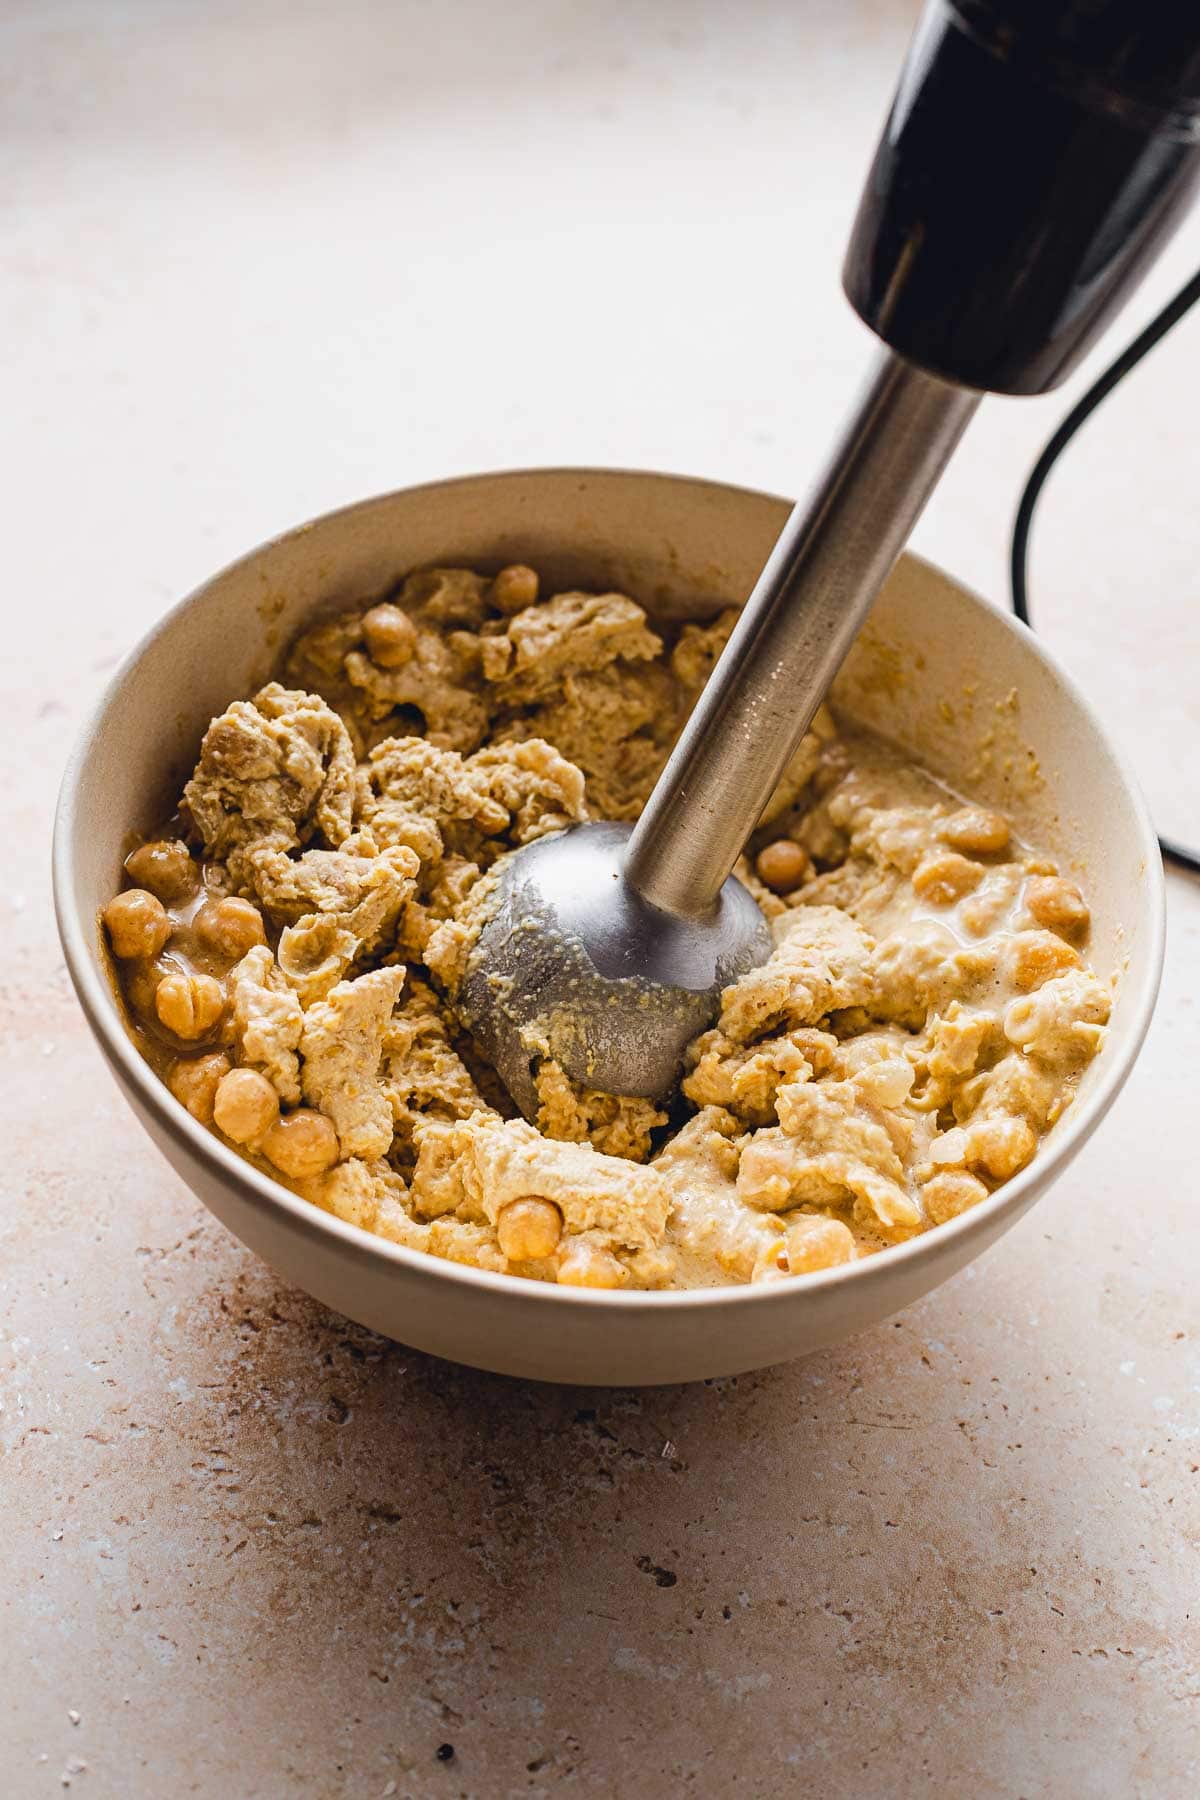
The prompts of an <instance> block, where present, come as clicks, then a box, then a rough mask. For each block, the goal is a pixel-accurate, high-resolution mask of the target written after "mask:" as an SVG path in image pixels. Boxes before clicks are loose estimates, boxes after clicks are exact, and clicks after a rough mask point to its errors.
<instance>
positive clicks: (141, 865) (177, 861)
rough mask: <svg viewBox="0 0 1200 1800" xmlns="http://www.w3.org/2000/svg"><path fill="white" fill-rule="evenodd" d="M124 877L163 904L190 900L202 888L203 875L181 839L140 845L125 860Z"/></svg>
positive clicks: (161, 839)
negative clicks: (169, 901) (167, 901)
mask: <svg viewBox="0 0 1200 1800" xmlns="http://www.w3.org/2000/svg"><path fill="white" fill-rule="evenodd" d="M125 873H126V874H127V875H128V876H129V878H130V880H131V881H136V883H137V885H138V886H139V887H144V888H149V890H150V892H151V893H152V894H154V895H156V896H157V897H158V899H160V900H187V899H188V898H190V896H191V895H192V894H194V893H195V892H196V889H197V888H198V887H199V886H200V871H199V869H198V868H197V867H196V865H195V863H194V862H193V861H192V858H191V855H190V853H189V851H188V847H187V845H186V844H181V843H180V841H179V839H178V838H158V839H156V840H155V841H154V842H153V843H151V844H140V845H139V846H138V848H137V849H136V850H132V851H131V852H130V853H129V855H128V856H127V857H126V858H125Z"/></svg>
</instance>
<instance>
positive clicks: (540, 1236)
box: [496, 1194, 563, 1262]
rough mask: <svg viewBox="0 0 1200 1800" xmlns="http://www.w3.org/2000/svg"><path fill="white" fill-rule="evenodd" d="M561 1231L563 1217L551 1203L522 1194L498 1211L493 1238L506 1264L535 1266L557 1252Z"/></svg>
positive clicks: (532, 1195) (550, 1201)
mask: <svg viewBox="0 0 1200 1800" xmlns="http://www.w3.org/2000/svg"><path fill="white" fill-rule="evenodd" d="M562 1227H563V1221H562V1214H561V1213H560V1212H559V1210H558V1208H557V1206H555V1205H554V1202H553V1201H552V1200H539V1199H538V1198H537V1196H536V1195H534V1194H525V1195H523V1196H522V1198H521V1199H519V1200H510V1201H509V1203H508V1205H507V1206H502V1207H501V1209H500V1212H499V1214H498V1216H497V1218H496V1237H497V1239H498V1241H499V1244H500V1248H501V1250H503V1252H504V1254H505V1256H507V1258H508V1260H509V1262H535V1261H536V1260H537V1259H538V1257H541V1256H551V1255H553V1253H554V1251H555V1250H557V1249H558V1240H559V1238H560V1237H561V1236H562Z"/></svg>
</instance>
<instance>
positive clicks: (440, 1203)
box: [104, 566, 1109, 1288]
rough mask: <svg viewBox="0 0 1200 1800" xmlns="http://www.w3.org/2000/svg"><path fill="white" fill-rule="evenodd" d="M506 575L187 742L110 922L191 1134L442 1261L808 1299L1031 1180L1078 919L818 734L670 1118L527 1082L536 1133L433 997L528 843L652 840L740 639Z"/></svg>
mask: <svg viewBox="0 0 1200 1800" xmlns="http://www.w3.org/2000/svg"><path fill="white" fill-rule="evenodd" d="M735 616H736V615H735V614H734V612H733V611H732V610H730V611H728V612H726V613H724V614H722V615H721V617H720V618H719V619H718V620H716V621H715V622H714V623H711V624H706V625H684V626H682V627H680V626H670V627H664V626H659V625H657V624H654V623H652V621H651V620H650V619H648V617H647V615H646V613H645V612H644V611H643V609H642V608H641V607H640V606H639V605H638V604H637V603H636V602H635V601H633V600H631V599H629V598H628V597H627V596H625V595H621V594H591V593H577V592H572V593H563V594H555V595H551V596H550V597H548V598H542V597H541V596H540V591H539V582H538V577H537V575H536V574H535V573H534V571H533V570H531V569H527V568H524V567H520V566H513V567H510V568H507V569H504V570H502V571H501V572H500V574H499V575H497V576H495V577H494V578H491V579H489V578H488V577H486V576H483V575H479V574H475V573H473V572H472V571H469V570H464V569H440V570H439V569H435V570H425V571H421V572H418V573H416V574H413V575H410V576H409V577H408V578H407V579H406V580H405V581H404V582H403V583H402V585H401V586H400V587H399V589H398V590H397V591H396V592H395V594H393V595H392V596H391V597H390V598H389V599H387V600H385V601H384V602H382V603H380V604H377V605H374V606H371V607H370V608H368V609H367V610H366V611H365V612H364V611H361V610H360V611H354V612H348V613H345V614H342V615H341V616H339V617H337V618H335V619H332V620H326V621H324V622H322V623H321V624H319V625H317V626H316V627H314V628H313V629H312V630H310V631H309V632H307V633H306V634H305V635H304V636H302V637H301V638H300V639H299V640H298V641H297V642H296V643H295V644H294V646H293V647H292V650H291V653H290V655H289V657H288V659H287V664H286V670H285V681H286V685H282V684H280V683H271V684H270V685H269V686H267V687H265V688H263V689H262V690H261V691H260V692H259V693H258V694H256V695H254V696H253V698H251V699H249V700H236V701H234V702H233V704H232V705H231V706H230V707H229V708H228V710H227V711H226V712H224V713H223V714H222V715H221V716H220V717H219V718H217V719H214V720H213V722H212V724H211V725H210V727H209V729H208V731H207V733H206V735H205V738H204V742H203V745H202V748H201V753H200V760H199V762H198V764H197V766H196V769H195V772H194V774H193V776H192V778H191V780H190V781H189V782H188V783H187V785H186V787H185V788H184V791H183V794H182V796H181V798H180V803H179V811H178V814H177V815H176V817H175V818H174V819H173V820H172V821H171V822H170V824H169V825H168V826H167V827H165V828H164V830H163V831H162V832H161V833H160V834H159V835H158V836H157V837H155V838H154V839H152V840H150V841H149V842H147V843H146V844H143V845H141V846H139V847H138V849H136V850H135V851H134V852H133V853H132V854H131V856H130V857H129V859H128V861H127V863H126V872H127V875H128V877H129V883H130V885H129V886H128V887H127V888H126V889H125V890H124V891H123V892H122V893H121V894H119V895H117V896H116V898H115V899H114V900H112V901H111V902H110V904H109V905H108V907H107V908H106V909H105V914H104V919H105V925H106V928H107V931H108V937H109V942H110V944H111V947H112V950H113V953H114V957H115V959H116V967H117V969H118V971H119V977H120V982H121V987H122V990H123V993H124V995H125V999H126V1001H127V1003H128V1008H129V1013H130V1017H131V1023H132V1027H133V1029H134V1031H135V1034H136V1036H137V1039H138V1043H139V1045H140V1047H141V1049H142V1051H143V1053H144V1054H145V1055H146V1057H147V1058H148V1060H149V1061H150V1062H151V1063H152V1064H153V1065H154V1067H155V1068H156V1069H158V1070H159V1072H160V1073H161V1074H162V1076H163V1078H164V1079H165V1080H166V1082H167V1084H168V1086H169V1087H170V1089H171V1091H172V1093H174V1094H175V1096H176V1098H177V1099H178V1100H179V1101H180V1103H181V1104H182V1105H184V1106H185V1107H186V1108H187V1110H188V1111H189V1112H190V1113H191V1114H192V1115H193V1117H195V1118H196V1119H198V1120H200V1121H201V1123H203V1124H205V1125H207V1126H209V1127H210V1128H211V1129H212V1130H214V1131H216V1132H218V1133H219V1134H221V1135H223V1136H224V1137H225V1138H226V1139H227V1140H228V1141H229V1142H230V1143H232V1144H234V1145H235V1146H236V1147H237V1148H238V1149H239V1150H240V1151H241V1152H242V1154H244V1155H245V1156H247V1157H248V1158H250V1159H251V1160H252V1161H255V1162H257V1163H258V1164H259V1165H260V1166H263V1167H266V1168H268V1169H269V1170H271V1172H272V1173H274V1174H275V1175H277V1176H278V1178H279V1179H281V1180H283V1181H284V1182H285V1183H286V1185H287V1186H289V1187H290V1188H292V1189H293V1190H294V1191H295V1192H297V1193H299V1194H301V1195H303V1196H304V1197H305V1198H307V1199H309V1200H311V1201H312V1202H313V1204H315V1205H317V1206H320V1207H323V1208H325V1209H326V1210H327V1211H329V1212H332V1213H334V1214H336V1215H337V1216H338V1217H340V1218H343V1219H347V1220H349V1221H351V1222H352V1223H354V1224H357V1225H360V1226H362V1227H364V1228H365V1229H366V1230H368V1231H372V1232H375V1233H377V1234H378V1235H379V1236H381V1237H385V1238H389V1239H391V1240H392V1241H394V1242H397V1243H401V1244H405V1245H408V1246H409V1247H411V1248H413V1249H418V1250H424V1251H428V1252H430V1253H431V1254H433V1255H435V1256H442V1257H448V1258H450V1259H451V1260H454V1261H458V1262H464V1263H470V1264H473V1265H475V1266H476V1267H479V1268H485V1269H491V1270H497V1271H501V1272H506V1273H509V1274H513V1275H519V1276H523V1277H526V1278H529V1279H534V1280H542V1281H558V1282H562V1283H565V1284H571V1285H576V1286H590V1287H602V1288H613V1287H640V1288H664V1287H694V1286H711V1285H718V1284H726V1283H734V1282H747V1281H772V1280H785V1279H793V1278H795V1277H796V1276H798V1275H803V1274H805V1273H807V1272H810V1271H812V1270H816V1269H823V1268H828V1267H831V1266H834V1265H837V1264H841V1263H847V1262H851V1261H853V1260H854V1259H856V1258H857V1257H861V1256H865V1255H869V1254H872V1253H874V1252H875V1251H877V1250H879V1249H881V1248H883V1247H886V1246H887V1245H889V1244H894V1243H900V1242H903V1241H904V1240H905V1239H907V1238H910V1237H912V1236H914V1235H915V1234H916V1233H918V1232H921V1231H925V1230H928V1229H929V1228H931V1227H933V1226H936V1225H939V1224H941V1223H943V1222H944V1221H946V1220H948V1219H951V1218H953V1217H955V1216H956V1215H957V1214H959V1213H961V1212H962V1211H964V1210H965V1209H966V1208H968V1207H970V1206H973V1205H975V1204H976V1203H977V1202H978V1201H980V1200H982V1199H983V1198H984V1197H985V1196H986V1195H987V1194H988V1193H990V1192H992V1191H993V1190H994V1189H995V1188H997V1187H999V1186H1000V1185H1001V1184H1002V1183H1003V1182H1005V1181H1007V1180H1008V1179H1009V1178H1010V1177H1011V1176H1012V1175H1014V1174H1016V1173H1017V1172H1018V1171H1019V1170H1020V1169H1022V1168H1024V1167H1025V1165H1026V1164H1027V1163H1028V1162H1030V1161H1031V1160H1032V1158H1033V1157H1034V1156H1035V1155H1036V1154H1037V1150H1038V1146H1039V1143H1040V1141H1041V1139H1042V1138H1043V1137H1044V1135H1045V1133H1046V1132H1047V1131H1048V1130H1049V1129H1050V1128H1051V1127H1052V1126H1053V1124H1054V1123H1055V1121H1056V1120H1057V1119H1058V1117H1059V1116H1060V1114H1061V1113H1062V1111H1063V1109H1064V1108H1065V1107H1066V1106H1068V1105H1069V1104H1070V1102H1071V1099H1072V1097H1073V1094H1074V1091H1075V1087H1076V1084H1077V1081H1078V1078H1079V1075H1080V1073H1081V1071H1082V1070H1083V1068H1084V1067H1085V1066H1086V1064H1087V1063H1088V1062H1089V1061H1090V1059H1091V1058H1092V1057H1093V1056H1094V1055H1095V1054H1096V1052H1097V1051H1098V1050H1099V1048H1100V1045H1101V1043H1102V1040H1103V1036H1104V1026H1105V1023H1106V1021H1107V1018H1108V1012H1109V999H1108V994H1107V992H1106V990H1105V989H1104V987H1103V986H1102V985H1101V984H1100V982H1099V981H1098V980H1097V979H1096V977H1095V976H1094V975H1093V974H1092V973H1091V972H1090V971H1089V970H1088V968H1087V967H1086V964H1085V961H1084V957H1083V950H1084V946H1085V944H1086V938H1087V931H1088V924H1089V920H1088V909H1087V906H1086V904H1085V902H1084V900H1083V898H1082V896H1081V895H1080V892H1079V890H1078V888H1077V887H1076V886H1075V885H1074V884H1073V883H1072V882H1070V881H1068V880H1066V879H1065V878H1063V877H1062V876H1060V875H1059V874H1058V872H1057V870H1056V868H1055V866H1054V864H1053V863H1051V862H1048V861H1047V860H1045V859H1044V858H1042V857H1039V856H1036V855H1034V854H1032V853H1030V852H1029V851H1028V850H1027V849H1025V848H1023V847H1022V846H1020V845H1019V844H1017V843H1016V842H1015V841H1014V839H1013V838H1012V836H1011V833H1010V829H1009V824H1008V821H1007V820H1006V819H1005V818H1004V817H1003V816H1002V815H1000V814H999V813H996V812H994V811H992V810H991V809H990V808H985V807H981V806H976V805H973V804H971V803H969V802H965V801H963V800H962V799H961V798H959V797H958V796H956V795H954V794H952V793H950V792H949V791H948V790H947V789H946V788H945V787H943V786H941V785H940V784H939V783H938V782H936V781H935V780H933V778H932V777H931V776H929V775H928V774H926V773H925V772H924V771H923V770H921V769H919V768H916V767H914V766H913V765H912V764H911V763H910V762H908V761H906V760H905V758H904V757H903V756H901V755H899V754H898V753H897V752H896V751H894V750H893V749H891V748H890V747H888V746H887V745H885V744H883V743H881V742H880V741H879V740H877V739H874V738H871V737H868V736H865V735H862V734H860V733H857V732H854V731H852V730H848V729H847V730H842V729H840V728H839V726H838V724H837V723H836V722H835V721H834V719H833V718H832V717H831V716H830V715H829V714H828V713H827V712H824V711H822V713H821V714H820V715H819V716H818V718H817V720H816V721H815V722H814V726H813V729H812V731H811V732H810V733H809V734H808V736H807V737H806V738H805V739H804V742H803V743H802V744H801V746H800V748H799V750H798V751H797V753H796V755H795V756H794V757H793V759H792V762H791V764H790V765H789V767H788V769H787V771H786V773H785V776H784V779H783V781H782V782H781V783H780V786H779V788H778V790H777V791H776V793H775V795H774V797H773V798H772V800H771V802H770V805H769V806H768V807H767V810H766V812H765V813H764V815H763V819H762V821H761V823H760V825H759V828H758V830H757V831H756V833H755V835H754V838H753V839H752V841H751V844H750V847H749V858H748V859H743V861H742V863H741V864H740V865H739V868H738V874H739V875H740V876H741V878H742V880H743V881H744V882H745V883H746V884H747V886H748V887H749V888H750V889H751V891H752V892H753V893H754V894H755V896H756V897H757V898H758V900H759V902H760V904H761V905H762V906H763V909H764V911H765V912H766V913H767V915H768V917H769V918H770V919H771V921H772V926H773V930H774V933H775V940H776V948H775V951H774V954H773V955H772V957H771V958H770V960H769V961H768V962H767V963H766V964H765V965H764V966H763V967H761V968H759V969H756V970H753V971H752V972H751V973H750V974H748V975H746V976H745V977H743V979H742V980H741V981H739V982H737V983H736V984H735V985H734V986H733V987H731V988H728V989H727V990H726V992H725V994H724V995H723V997H722V1004H721V1010H720V1015H719V1017H718V1019H717V1021H716V1024H715V1025H714V1027H713V1028H712V1030H710V1031H707V1032H705V1033H704V1034H703V1035H702V1036H700V1037H699V1038H697V1039H696V1040H695V1042H694V1043H693V1044H692V1045H691V1046H690V1048H689V1051H688V1055H687V1066H686V1070H685V1076H684V1081H683V1090H682V1094H681V1096H680V1098H679V1101H678V1103H677V1105H676V1106H675V1108H674V1109H673V1110H672V1111H671V1113H670V1114H668V1113H667V1112H665V1111H661V1110H658V1109H656V1108H655V1107H654V1106H653V1105H652V1103H651V1102H649V1101H646V1100H642V1099H637V1098H630V1097H625V1098H614V1097H613V1096H610V1095H605V1094H599V1093H593V1092H589V1091H586V1090H581V1089H579V1088H578V1087H576V1086H575V1085H574V1084H573V1083H572V1082H571V1081H570V1080H569V1079H568V1078H567V1076H566V1074H565V1073H564V1072H563V1070H562V1069H561V1068H559V1067H558V1066H557V1064H555V1063H553V1062H543V1063H542V1065H541V1067H540V1071H539V1075H538V1094H539V1098H540V1110H539V1113H538V1118H537V1122H536V1125H534V1124H529V1123H527V1122H526V1121H525V1120H524V1119H522V1118H520V1117H519V1116H518V1115H517V1114H516V1111H515V1108H514V1107H513V1106H512V1104H511V1102H510V1101H509V1099H508V1096H507V1094H506V1093H505V1091H504V1089H503V1087H502V1086H501V1084H500V1082H499V1081H498V1080H497V1078H496V1076H495V1074H494V1073H493V1071H492V1070H491V1069H490V1068H489V1067H488V1066H487V1064H486V1062H485V1061H484V1060H483V1059H482V1057H481V1056H480V1054H479V1052H478V1050H477V1049H476V1047H475V1045H474V1044H473V1043H472V1042H471V1040H470V1038H469V1037H468V1036H467V1034H466V1033H465V1032H464V1031H463V1029H462V1027H461V1025H460V1023H459V1021H458V1018H457V1016H456V1013H455V1010H454V996H455V992H456V989H457V986H458V984H459V983H460V981H461V979H462V975H463V972H464V970H465V968H466V966H467V962H468V959H469V957H470V955H471V951H472V946H473V944H474V941H475V937H476V935H477V932H478V927H479V922H480V919H481V918H482V917H483V916H484V915H485V913H486V907H487V897H488V892H489V889H490V886H491V883H490V882H489V880H488V871H489V870H490V869H491V868H492V867H493V865H494V864H495V863H496V861H497V859H498V858H499V857H501V856H503V855H504V854H505V853H506V852H508V851H510V850H512V849H514V848H516V847H517V846H519V845H521V844H526V843H529V842H530V841H531V840H532V839H534V838H536V837H538V836H540V835H542V834H544V833H546V832H550V831H558V830H561V829H563V828H564V827H565V826H568V825H571V824H574V823H577V822H578V821H580V820H583V819H588V818H619V819H632V818H636V817H637V815H638V813H639V811H640V810H641V807H642V806H643V804H644V802H645V800H646V797H647V795H648V794H649V792H650V789H651V787H652V786H653V783H654V780H655V777H656V776H657V774H658V772H659V770H660V768H661V767H662V764H663V762H664V761H665V758H666V756H667V754H668V752H669V750H670V747H671V745H672V743H673V742H674V740H675V737H676V735H677V734H678V731H679V729H680V727H681V726H682V724H683V721H684V720H685V719H686V717H687V714H688V712H689V711H690V709H691V706H692V704H693V703H694V701H695V698H696V695H697V694H698V693H699V691H700V689H701V687H702V686H703V684H704V681H705V680H706V678H707V676H708V673H709V671H710V670H711V668H712V666H713V663H714V662H715V660H716V657H717V656H718V655H719V653H720V650H721V647H722V645H723V644H724V642H725V639H726V637H727V636H728V633H729V630H730V628H731V627H732V624H733V621H734V618H735Z"/></svg>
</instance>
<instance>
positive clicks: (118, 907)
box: [102, 888, 171, 961]
mask: <svg viewBox="0 0 1200 1800" xmlns="http://www.w3.org/2000/svg"><path fill="white" fill-rule="evenodd" d="M102 916H103V919H104V923H105V924H106V925H107V927H108V941H109V943H110V944H111V945H112V947H113V955H114V956H119V957H120V958H121V959H122V961H131V960H132V959H133V958H134V957H152V956H157V955H158V953H159V951H160V950H161V949H162V947H163V945H164V944H165V943H166V941H167V939H168V938H169V937H170V935H171V921H170V919H169V918H168V917H167V909H166V907H165V906H164V905H163V903H162V901H161V900H160V899H159V898H158V897H157V895H155V894H148V893H147V892H146V890H145V888H127V889H126V890H125V892H124V893H123V894H118V895H117V896H116V898H115V899H113V900H110V901H109V903H108V905H107V906H106V907H105V909H104V912H103V915H102Z"/></svg>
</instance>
